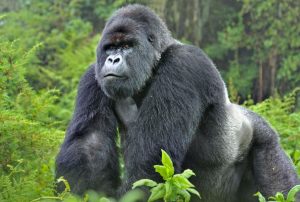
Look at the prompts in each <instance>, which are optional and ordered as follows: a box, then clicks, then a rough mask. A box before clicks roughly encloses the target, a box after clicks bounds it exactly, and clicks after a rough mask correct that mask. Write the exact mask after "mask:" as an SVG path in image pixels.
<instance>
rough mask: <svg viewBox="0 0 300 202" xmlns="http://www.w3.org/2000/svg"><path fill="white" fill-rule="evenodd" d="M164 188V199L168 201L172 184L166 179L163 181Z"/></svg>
mask: <svg viewBox="0 0 300 202" xmlns="http://www.w3.org/2000/svg"><path fill="white" fill-rule="evenodd" d="M165 188H166V193H165V196H164V200H165V201H170V200H168V199H170V197H171V195H172V184H171V182H170V181H166V182H165Z"/></svg>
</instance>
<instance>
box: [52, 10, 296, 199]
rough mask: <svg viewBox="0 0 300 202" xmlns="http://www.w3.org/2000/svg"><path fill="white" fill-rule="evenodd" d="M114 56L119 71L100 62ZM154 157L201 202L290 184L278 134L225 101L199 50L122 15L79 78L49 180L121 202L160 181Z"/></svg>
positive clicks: (139, 14) (153, 22)
mask: <svg viewBox="0 0 300 202" xmlns="http://www.w3.org/2000/svg"><path fill="white" fill-rule="evenodd" d="M122 43H128V45H129V46H130V47H129V48H127V49H124V48H121V47H122ZM116 55H117V56H118V57H120V59H121V61H122V62H120V64H119V63H116V64H112V63H109V62H107V60H108V57H110V56H111V57H112V58H114V57H115V56H116ZM111 75H112V76H111ZM116 75H117V76H118V77H115V76H116ZM117 126H118V127H119V129H120V132H121V140H122V153H123V155H124V161H125V177H124V179H123V180H122V182H121V181H120V177H119V176H120V175H119V162H118V152H117V148H116V128H117ZM160 149H164V150H166V151H167V153H169V154H170V156H171V158H172V159H173V162H174V166H175V170H176V172H182V171H183V170H184V169H187V168H191V169H193V170H194V172H195V173H196V174H197V176H196V177H193V178H191V179H192V181H193V183H194V184H195V185H196V189H197V190H199V191H200V193H201V195H202V198H203V201H206V202H221V201H228V202H229V201H230V202H235V201H236V202H238V201H243V202H246V201H257V199H256V198H255V197H253V194H254V193H255V192H257V191H260V192H262V193H263V194H264V195H266V196H270V195H274V194H275V193H276V192H277V191H283V192H284V193H287V191H288V190H289V189H290V188H291V187H293V186H294V185H296V184H297V183H298V178H297V175H296V172H295V170H294V168H293V165H292V163H291V161H290V160H289V159H288V157H287V156H286V155H285V154H284V152H283V151H282V149H281V148H280V146H279V143H278V135H277V134H276V132H275V131H274V130H272V129H271V128H270V126H269V125H268V124H267V123H266V122H265V121H264V120H263V119H262V118H261V117H259V116H258V115H256V114H255V113H253V112H250V111H248V110H246V109H244V108H242V107H239V106H237V105H234V104H231V103H230V102H229V100H228V98H227V91H226V88H225V85H224V82H223V80H222V78H221V76H220V74H219V72H218V70H217V69H216V68H215V66H214V65H213V63H212V62H211V60H210V59H209V58H208V57H207V56H206V55H205V54H204V53H203V52H202V51H201V49H199V48H197V47H194V46H188V45H183V44H180V43H178V42H177V41H176V40H175V39H173V38H172V37H171V35H170V33H169V31H168V30H167V28H166V26H165V24H164V23H163V22H162V21H161V20H160V19H159V18H158V17H157V16H156V15H155V14H154V13H153V12H152V11H151V10H149V9H147V8H145V7H143V6H139V5H133V6H127V7H124V8H121V9H120V10H118V11H117V12H116V13H115V14H114V15H113V16H112V17H111V19H110V20H109V21H108V22H107V24H106V27H105V29H104V31H103V35H102V39H101V41H100V44H99V46H98V49H97V63H96V64H94V65H92V66H91V67H90V68H89V69H88V71H87V72H86V73H85V75H84V76H83V77H82V79H81V82H80V84H79V90H78V97H77V104H76V109H75V112H74V117H73V119H72V121H71V123H70V126H69V129H68V131H67V135H66V138H65V142H64V143H63V145H62V147H61V151H60V153H59V154H58V156H57V161H56V165H57V170H56V171H57V177H59V176H64V177H65V178H66V179H67V180H68V181H69V182H70V185H71V189H72V192H74V193H78V194H82V193H83V192H84V191H86V190H88V189H94V190H97V191H100V192H104V193H107V194H108V195H113V196H114V195H116V190H117V189H118V190H119V193H121V194H122V193H124V192H126V191H128V190H130V189H131V186H132V183H133V182H135V181H136V180H139V179H141V178H151V179H155V180H160V178H159V176H158V175H157V174H156V173H155V172H154V169H153V165H155V164H160V155H161V153H160ZM58 189H59V191H61V189H62V187H59V188H58ZM193 200H195V201H197V199H196V198H193Z"/></svg>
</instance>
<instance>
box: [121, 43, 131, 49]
mask: <svg viewBox="0 0 300 202" xmlns="http://www.w3.org/2000/svg"><path fill="white" fill-rule="evenodd" d="M122 48H124V49H128V48H130V46H129V45H128V44H124V45H123V46H122Z"/></svg>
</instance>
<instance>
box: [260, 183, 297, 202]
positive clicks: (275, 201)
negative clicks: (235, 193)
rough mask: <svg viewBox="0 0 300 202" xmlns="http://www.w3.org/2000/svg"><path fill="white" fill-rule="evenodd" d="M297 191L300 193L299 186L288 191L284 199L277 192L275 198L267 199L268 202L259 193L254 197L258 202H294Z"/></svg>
mask: <svg viewBox="0 0 300 202" xmlns="http://www.w3.org/2000/svg"><path fill="white" fill-rule="evenodd" d="M299 191H300V185H296V186H294V187H293V188H292V189H291V190H290V191H289V193H288V194H287V197H286V198H285V197H284V195H283V194H282V193H280V192H277V193H276V194H275V196H271V197H269V199H270V200H269V201H267V200H266V198H265V197H264V196H263V195H262V194H261V193H260V192H258V193H256V194H255V196H257V197H258V199H259V202H295V201H296V198H295V197H296V194H297V193H298V192H299Z"/></svg>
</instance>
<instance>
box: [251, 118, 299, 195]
mask: <svg viewBox="0 0 300 202" xmlns="http://www.w3.org/2000/svg"><path fill="white" fill-rule="evenodd" d="M251 119H252V123H253V127H254V141H253V146H252V155H253V165H252V166H253V174H254V178H255V183H256V185H257V188H258V191H260V192H261V193H262V194H263V195H264V196H267V197H269V196H272V195H275V194H276V192H283V193H284V194H287V192H288V191H289V190H290V189H291V188H292V187H293V186H295V185H297V184H299V180H298V177H297V174H296V171H295V169H294V167H293V164H292V162H291V160H290V159H289V158H288V157H287V156H286V154H285V153H284V151H283V150H282V148H281V147H280V145H279V141H278V135H277V133H276V132H275V131H274V130H273V129H272V128H271V127H270V126H269V125H268V123H266V121H265V120H264V119H262V118H261V117H259V116H258V115H256V114H254V113H251ZM299 196H300V195H299V194H298V197H299Z"/></svg>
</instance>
